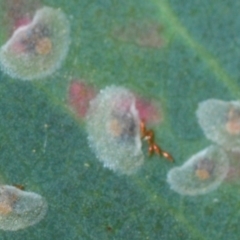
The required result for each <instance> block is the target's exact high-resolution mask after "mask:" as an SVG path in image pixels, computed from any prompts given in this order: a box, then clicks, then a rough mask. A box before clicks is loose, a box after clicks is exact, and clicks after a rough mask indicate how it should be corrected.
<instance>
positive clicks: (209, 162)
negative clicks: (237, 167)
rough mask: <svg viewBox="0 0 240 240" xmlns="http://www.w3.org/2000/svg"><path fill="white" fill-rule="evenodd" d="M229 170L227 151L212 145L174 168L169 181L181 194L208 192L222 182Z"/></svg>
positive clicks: (169, 175)
mask: <svg viewBox="0 0 240 240" xmlns="http://www.w3.org/2000/svg"><path fill="white" fill-rule="evenodd" d="M228 170H229V160H228V156H227V154H226V152H225V151H224V150H222V149H221V148H220V147H217V146H210V147H208V148H206V149H204V150H202V151H200V152H198V153H197V154H195V155H193V156H192V157H191V158H190V159H189V160H187V161H186V162H185V163H184V164H183V165H182V166H181V167H174V168H172V169H171V170H170V171H169V172H168V175H167V181H168V183H169V184H170V186H171V188H172V189H173V190H174V191H176V192H178V193H179V194H182V195H192V196H193V195H198V194H206V193H208V192H210V191H213V190H214V189H216V188H217V187H218V186H219V185H220V184H221V183H222V181H223V180H224V178H225V177H226V175H227V173H228Z"/></svg>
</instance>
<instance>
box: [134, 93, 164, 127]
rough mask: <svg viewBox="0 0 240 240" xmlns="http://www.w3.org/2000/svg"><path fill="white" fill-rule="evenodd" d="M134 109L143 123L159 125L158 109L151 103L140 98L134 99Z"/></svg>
mask: <svg viewBox="0 0 240 240" xmlns="http://www.w3.org/2000/svg"><path fill="white" fill-rule="evenodd" d="M136 108H137V110H138V114H139V117H140V119H141V120H142V121H144V122H145V123H150V124H151V123H153V124H156V123H159V122H161V120H162V115H161V113H160V109H159V108H158V107H157V105H156V104H155V103H154V102H153V101H149V100H146V99H143V98H140V97H136Z"/></svg>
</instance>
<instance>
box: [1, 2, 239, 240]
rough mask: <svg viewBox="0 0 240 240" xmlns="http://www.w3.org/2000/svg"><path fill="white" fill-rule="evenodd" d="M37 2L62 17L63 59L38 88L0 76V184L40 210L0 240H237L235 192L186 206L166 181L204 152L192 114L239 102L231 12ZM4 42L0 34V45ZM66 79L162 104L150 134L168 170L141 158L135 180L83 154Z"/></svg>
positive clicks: (226, 8)
mask: <svg viewBox="0 0 240 240" xmlns="http://www.w3.org/2000/svg"><path fill="white" fill-rule="evenodd" d="M4 2H5V1H4ZM42 3H43V4H44V5H47V6H50V7H54V8H61V9H62V10H63V11H64V12H65V13H66V15H67V16H68V18H69V21H70V23H71V45H70V50H69V54H68V56H67V59H66V60H65V62H64V64H63V66H62V67H61V68H60V69H59V70H58V71H57V72H55V73H54V74H53V75H51V76H50V77H48V78H46V79H44V80H36V81H20V80H16V79H12V78H10V77H9V76H8V75H6V74H5V73H4V72H0V79H1V81H0V86H1V87H0V113H1V116H2V117H1V118H0V139H1V140H0V150H1V151H0V159H1V160H0V169H1V170H0V176H1V177H0V178H1V181H2V183H3V184H9V185H11V184H14V183H18V184H23V185H24V186H25V188H26V189H27V190H29V191H34V192H36V193H39V194H41V195H42V196H44V197H45V198H46V199H47V201H48V204H49V209H48V213H47V215H46V217H45V218H44V219H43V220H42V221H41V222H40V223H38V224H36V225H35V226H32V227H29V228H26V229H24V230H19V231H16V232H4V231H1V236H0V239H4V240H5V239H6V240H8V239H9V240H12V239H14V240H23V239H24V240H33V239H34V240H35V239H39V240H42V239H71V240H72V239H99V240H100V239H103V240H106V239H129V240H135V239H136V240H138V239H150V240H153V239H154V240H155V239H161V240H172V239H174V240H195V239H196V240H203V239H206V240H213V239H214V240H215V239H216V240H225V239H231V240H235V239H236V240H238V239H239V235H240V228H239V214H240V212H239V207H240V194H239V183H238V181H234V182H226V181H225V182H223V183H222V185H221V186H220V187H219V188H218V189H217V190H215V191H213V192H211V193H208V194H206V195H199V196H195V197H188V196H181V195H179V194H177V193H176V192H174V191H173V190H171V189H170V187H169V185H168V183H167V182H166V175H167V172H168V171H169V170H170V169H171V168H172V167H175V166H180V165H182V163H183V162H185V161H186V160H187V159H188V158H189V157H190V156H191V155H193V154H195V153H196V152H198V151H200V150H202V149H203V148H205V147H207V146H209V145H210V142H209V141H208V140H207V139H206V138H205V137H204V135H203V133H202V130H201V129H200V127H199V125H198V123H197V118H196V116H195V111H196V108H197V105H198V103H199V102H200V101H203V100H206V99H208V98H217V99H222V100H232V99H238V98H239V97H240V91H239V87H238V86H239V83H240V80H239V79H240V78H239V76H240V68H239V55H240V48H239V44H240V38H239V25H240V19H239V18H240V15H239V7H240V2H239V1H236V0H227V1H214V0H201V1H200V0H196V1H189V0H182V1H177V0H169V1H167V0H149V1H144V0H128V1H120V0H118V1H117V0H97V1H96V0H95V1H92V0H81V1H76V0H73V1H67V0H58V1H57V0H45V1H43V2H42ZM2 9H4V8H2ZM1 17H2V19H5V17H6V13H5V12H4V10H1ZM146 28H147V29H146ZM151 28H152V29H151ZM6 32H7V31H5V30H4V29H3V30H1V31H0V43H1V44H4V42H5V41H6V40H7V38H8V37H7V33H6ZM150 33H151V34H153V35H151V34H150ZM149 36H154V37H152V38H151V37H149ZM72 79H84V80H85V81H86V82H88V83H90V84H92V85H93V86H94V87H96V88H97V89H100V88H104V87H105V86H108V85H111V84H115V85H120V86H124V87H127V88H129V89H130V90H132V91H133V92H135V93H138V94H139V95H140V96H143V97H144V98H147V99H154V100H155V101H157V102H160V103H161V105H162V108H163V115H164V122H163V123H162V124H161V125H159V126H153V129H154V131H155V134H156V139H157V140H158V142H160V143H161V146H162V148H163V149H166V150H167V151H169V152H170V153H171V154H172V155H173V156H174V158H175V162H174V163H169V162H167V161H166V160H165V159H159V157H157V156H154V157H152V158H151V159H150V158H149V157H148V156H147V149H146V147H145V148H144V150H145V158H146V160H145V163H144V165H143V167H142V168H141V169H140V171H138V173H137V174H135V175H133V176H124V175H118V174H116V173H114V172H112V171H110V170H108V169H106V168H104V167H103V166H102V164H101V163H100V162H99V161H98V160H97V158H96V156H95V155H94V153H93V152H92V150H91V149H90V148H89V146H88V142H87V133H86V131H85V123H84V122H83V121H82V120H79V119H77V117H76V116H75V115H74V114H73V113H72V111H71V110H70V108H69V106H68V88H69V84H70V82H71V80H72Z"/></svg>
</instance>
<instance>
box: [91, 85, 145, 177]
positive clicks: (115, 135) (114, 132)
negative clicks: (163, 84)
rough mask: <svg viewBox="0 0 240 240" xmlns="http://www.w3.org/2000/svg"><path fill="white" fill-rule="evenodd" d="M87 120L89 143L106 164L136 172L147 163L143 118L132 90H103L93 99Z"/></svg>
mask: <svg viewBox="0 0 240 240" xmlns="http://www.w3.org/2000/svg"><path fill="white" fill-rule="evenodd" d="M86 121H87V132H88V140H89V144H90V146H91V148H92V149H93V150H94V152H95V154H96V156H97V157H98V159H99V160H100V161H101V162H102V163H103V165H104V167H107V168H109V169H112V170H113V171H115V172H118V173H123V174H132V173H134V172H135V171H136V170H137V169H138V168H139V167H140V166H141V165H142V164H143V161H144V157H143V153H142V144H141V134H140V119H139V116H138V111H137V109H136V106H135V97H134V95H133V94H132V93H131V92H130V91H129V90H127V89H125V88H123V87H116V86H110V87H106V88H105V89H103V90H101V91H100V93H99V94H98V95H97V96H96V97H95V98H94V99H93V100H92V101H91V102H90V107H89V110H88V112H87V117H86Z"/></svg>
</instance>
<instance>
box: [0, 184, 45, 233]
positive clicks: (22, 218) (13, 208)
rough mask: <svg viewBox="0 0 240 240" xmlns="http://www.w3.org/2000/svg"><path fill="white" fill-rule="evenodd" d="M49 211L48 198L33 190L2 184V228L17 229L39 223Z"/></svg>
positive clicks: (0, 202) (0, 211)
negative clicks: (28, 190)
mask: <svg viewBox="0 0 240 240" xmlns="http://www.w3.org/2000/svg"><path fill="white" fill-rule="evenodd" d="M46 212H47V202H46V200H45V199H44V198H43V197H42V196H40V195H38V194H36V193H33V192H26V191H22V190H20V189H18V188H16V187H13V186H8V185H2V186H0V229H3V230H9V231H16V230H19V229H22V228H26V227H28V226H31V225H34V224H36V223H38V222H39V221H40V220H42V219H43V217H44V216H45V215H46Z"/></svg>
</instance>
